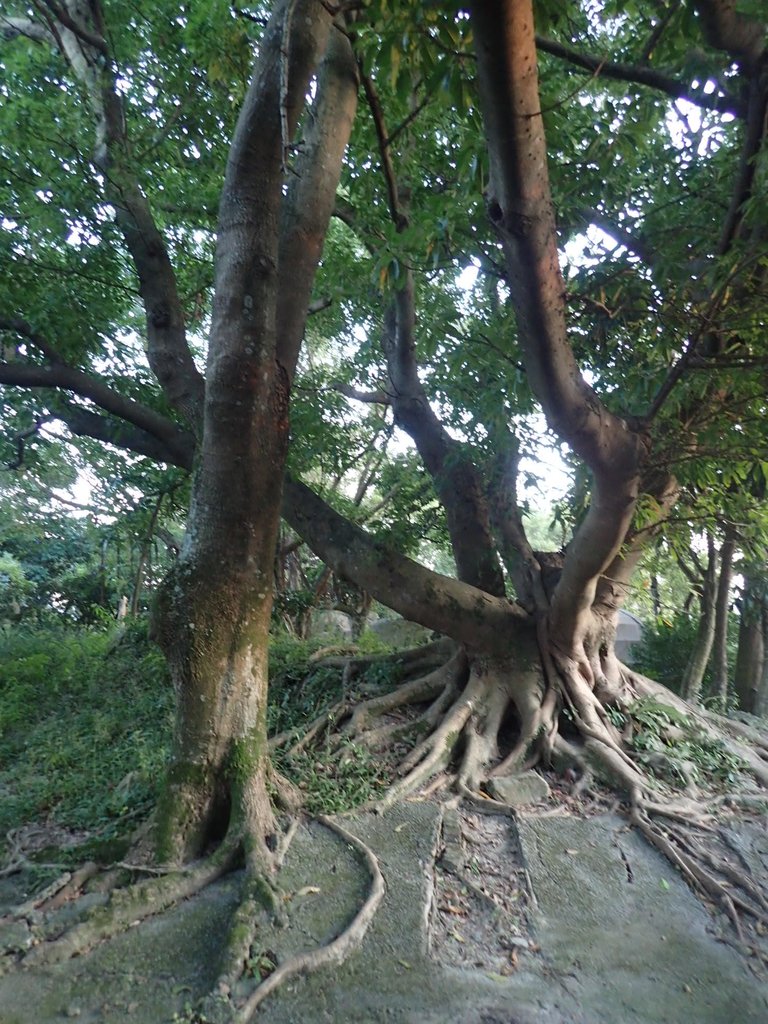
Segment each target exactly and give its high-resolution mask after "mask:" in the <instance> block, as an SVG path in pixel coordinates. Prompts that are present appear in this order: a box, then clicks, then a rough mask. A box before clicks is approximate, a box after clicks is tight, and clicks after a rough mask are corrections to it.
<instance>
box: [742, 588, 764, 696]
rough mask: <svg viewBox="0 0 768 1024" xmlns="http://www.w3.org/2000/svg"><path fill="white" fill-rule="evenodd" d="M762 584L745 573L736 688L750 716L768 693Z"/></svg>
mask: <svg viewBox="0 0 768 1024" xmlns="http://www.w3.org/2000/svg"><path fill="white" fill-rule="evenodd" d="M761 582H762V581H761V580H760V579H759V577H757V576H756V575H753V574H751V573H745V574H744V593H743V596H742V600H741V620H740V623H739V645H738V651H737V654H736V669H735V672H734V687H735V690H736V695H737V697H738V700H739V707H740V708H741V710H742V711H748V712H749V713H750V714H756V713H757V707H758V703H759V697H760V694H761V692H762V693H763V694H764V693H765V691H764V690H763V681H764V677H765V667H766V666H765V662H766V658H765V630H764V618H765V609H764V607H763V602H762V600H761V589H762V588H761Z"/></svg>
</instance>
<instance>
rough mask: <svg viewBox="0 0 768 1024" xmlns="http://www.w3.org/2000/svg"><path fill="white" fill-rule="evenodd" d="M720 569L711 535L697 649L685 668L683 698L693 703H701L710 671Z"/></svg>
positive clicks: (701, 597)
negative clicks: (717, 570)
mask: <svg viewBox="0 0 768 1024" xmlns="http://www.w3.org/2000/svg"><path fill="white" fill-rule="evenodd" d="M716 566H717V554H716V551H715V545H714V539H713V538H712V537H711V536H710V537H709V563H708V565H707V569H706V572H705V573H704V577H703V579H702V581H701V595H700V598H699V600H700V608H699V628H698V630H697V631H696V639H695V641H694V644H693V650H692V651H691V654H690V657H689V658H688V664H687V665H686V666H685V672H684V673H683V679H682V683H681V687H680V692H681V693H682V695H683V697H684V698H685V699H686V700H688V701H690V702H691V703H692V704H695V703H697V702H698V701H699V700H700V698H701V687H702V684H703V682H704V673H705V672H706V671H707V665H708V664H709V658H710V655H711V653H712V644H713V643H714V639H715V594H716V587H715V579H716Z"/></svg>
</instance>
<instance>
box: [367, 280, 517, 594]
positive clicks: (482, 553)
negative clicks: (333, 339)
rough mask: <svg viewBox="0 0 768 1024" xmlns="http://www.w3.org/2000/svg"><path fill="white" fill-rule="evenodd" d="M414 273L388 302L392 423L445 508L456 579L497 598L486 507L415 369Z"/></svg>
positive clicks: (499, 589) (499, 590)
mask: <svg viewBox="0 0 768 1024" xmlns="http://www.w3.org/2000/svg"><path fill="white" fill-rule="evenodd" d="M413 288H414V286H413V274H412V273H411V271H410V270H409V271H407V272H406V282H405V285H404V286H403V287H402V288H400V289H399V290H398V291H397V292H396V293H395V294H394V296H393V297H392V300H391V302H390V306H389V308H388V310H387V313H386V315H385V318H384V331H383V335H382V348H383V349H384V354H385V355H386V358H387V369H388V372H389V379H390V381H391V383H392V395H391V401H392V408H393V411H394V414H395V422H396V423H397V425H398V426H400V427H402V428H403V429H404V430H405V431H406V432H407V433H408V434H409V435H410V437H411V438H412V439H413V441H414V443H415V445H416V447H417V449H418V451H419V455H420V456H421V459H422V461H423V463H424V466H425V467H426V470H427V472H428V473H429V475H430V476H431V478H432V481H433V482H434V485H435V490H436V491H437V494H438V497H439V498H440V502H441V504H442V506H443V508H444V509H445V514H446V521H447V524H448V532H449V534H450V537H451V546H452V548H453V555H454V558H455V560H456V569H457V572H458V574H459V578H460V579H461V580H463V581H464V582H465V583H470V584H472V586H475V587H480V588H481V589H483V590H485V591H487V592H488V593H489V594H494V595H496V596H501V595H502V594H503V593H504V580H503V577H502V575H501V571H500V569H499V564H498V560H497V558H496V553H495V549H494V545H493V541H492V538H491V530H490V523H489V519H488V507H487V503H486V499H485V494H484V492H483V487H482V483H481V481H480V477H479V474H478V472H477V468H476V467H475V465H474V463H473V462H472V458H471V456H470V454H469V451H468V450H467V447H466V445H462V444H460V443H459V442H458V441H455V440H454V439H453V438H452V437H451V436H450V434H449V433H448V432H447V431H446V430H445V428H444V427H443V425H442V424H441V423H440V421H439V419H438V418H437V416H436V415H435V413H434V410H433V409H432V407H431V406H430V404H429V400H428V399H427V396H426V394H425V392H424V387H423V385H422V383H421V381H420V380H419V375H418V367H417V365H416V354H415V339H414V329H415V320H416V314H415V310H414V294H413Z"/></svg>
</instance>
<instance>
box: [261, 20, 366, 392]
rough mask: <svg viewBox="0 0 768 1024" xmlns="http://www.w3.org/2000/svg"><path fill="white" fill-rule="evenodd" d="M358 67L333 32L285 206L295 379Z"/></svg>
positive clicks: (286, 317) (282, 295) (282, 304)
mask: <svg viewBox="0 0 768 1024" xmlns="http://www.w3.org/2000/svg"><path fill="white" fill-rule="evenodd" d="M357 91H358V75H357V64H356V62H355V59H354V55H353V53H352V47H351V45H350V42H349V39H348V38H347V37H346V36H345V35H344V34H343V33H342V32H340V31H339V30H338V29H336V28H333V29H332V30H331V33H330V38H329V40H328V46H327V50H326V53H325V57H324V58H323V62H322V64H321V66H320V68H319V71H318V75H317V90H316V94H315V101H314V104H313V106H312V108H311V112H310V116H309V118H308V124H307V128H306V130H305V137H304V140H303V144H302V148H301V151H300V153H299V157H298V159H297V161H296V167H295V174H294V175H293V177H292V178H291V182H290V185H289V188H288V194H287V196H286V198H285V202H284V204H283V214H282V224H281V232H280V249H279V255H278V260H279V279H278V288H279V293H278V300H277V324H278V327H277V336H278V339H279V340H278V359H279V361H280V363H281V364H282V366H283V367H284V368H285V370H286V372H287V373H288V376H289V378H292V377H293V374H294V370H295V367H296V361H297V359H298V355H299V350H300V348H301V343H302V341H303V338H304V330H305V328H306V322H307V310H308V309H309V308H310V297H311V294H312V286H313V283H314V280H315V275H316V271H317V267H318V265H319V263H320V258H321V255H322V251H323V245H324V242H325V236H326V233H327V231H328V224H329V222H330V219H331V216H332V214H333V210H334V206H335V203H336V188H337V186H338V182H339V178H340V176H341V168H342V161H343V158H344V152H345V150H346V147H347V143H348V141H349V136H350V133H351V130H352V123H353V121H354V118H355V112H356V109H357Z"/></svg>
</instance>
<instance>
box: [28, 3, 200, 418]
mask: <svg viewBox="0 0 768 1024" xmlns="http://www.w3.org/2000/svg"><path fill="white" fill-rule="evenodd" d="M40 2H41V3H42V5H43V13H44V15H46V16H47V17H48V19H49V25H48V28H49V32H50V37H52V38H53V39H55V41H56V45H57V46H58V48H59V50H60V51H61V53H62V56H63V57H64V59H65V60H66V61H67V63H68V65H69V67H70V69H71V70H72V73H73V75H74V77H75V78H76V79H77V81H78V82H79V83H80V84H81V86H82V87H83V89H84V91H85V94H86V96H87V97H88V101H89V103H90V106H91V110H92V112H93V116H94V120H95V126H96V142H95V146H94V155H93V160H94V163H95V165H96V166H97V167H98V168H99V169H100V171H101V172H102V173H103V175H104V181H105V183H106V193H107V199H108V200H109V202H111V203H112V204H113V205H114V207H115V211H116V220H117V223H118V226H119V227H120V230H121V232H122V235H123V238H124V240H125V244H126V246H127V248H128V251H129V253H130V255H131V258H132V260H133V264H134V267H135V270H136V273H137V276H138V279H139V291H140V293H141V297H142V299H143V303H144V309H145V312H146V317H147V342H148V347H147V355H148V359H149V363H150V366H151V368H152V371H153V373H154V374H155V376H156V377H157V379H158V381H159V382H160V385H161V387H162V388H163V390H164V392H165V394H166V396H167V397H168V400H169V402H170V403H171V405H172V406H173V407H174V408H176V409H178V410H179V412H181V414H182V415H183V416H184V417H185V419H186V420H187V422H189V423H190V424H191V425H192V426H193V427H199V425H200V422H201V410H202V396H203V389H204V384H203V380H202V377H201V375H200V373H199V372H198V370H197V368H196V366H195V363H194V360H193V358H192V354H191V352H190V350H189V346H188V344H187V339H186V331H185V325H184V313H183V309H182V305H181V301H180V298H179V295H178V290H177V286H176V277H175V273H174V270H173V266H172V264H171V261H170V257H169V255H168V250H167V248H166V245H165V241H164V239H163V237H162V235H161V234H160V232H159V231H158V228H157V225H156V224H155V221H154V218H153V216H152V212H151V209H150V206H149V203H148V201H147V199H146V197H145V195H144V194H143V192H142V191H141V189H140V187H139V184H138V181H137V179H136V176H135V174H134V172H133V170H132V166H131V157H130V155H129V152H128V146H127V137H126V131H125V121H124V117H123V109H122V99H121V97H120V95H119V93H118V91H117V88H116V85H115V71H114V68H113V66H112V64H111V61H110V60H105V57H109V56H110V54H109V52H108V49H107V48H106V47H107V44H106V42H105V37H104V32H103V19H102V12H101V7H100V5H99V3H98V0H93V2H91V3H90V4H89V5H88V8H87V9H88V14H89V16H90V18H91V19H92V21H93V22H94V23H95V31H94V30H93V26H88V25H84V24H83V22H82V19H81V18H80V17H78V18H73V16H72V14H71V11H70V8H69V7H68V6H67V4H66V3H58V2H52V0H40ZM84 11H85V7H84V6H83V5H80V6H79V7H78V14H79V15H80V14H83V13H84Z"/></svg>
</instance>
